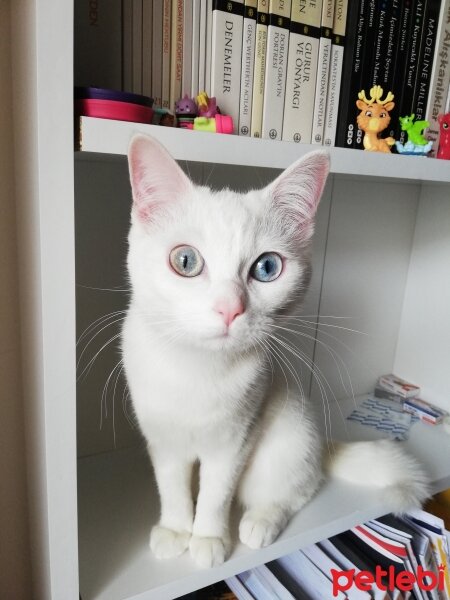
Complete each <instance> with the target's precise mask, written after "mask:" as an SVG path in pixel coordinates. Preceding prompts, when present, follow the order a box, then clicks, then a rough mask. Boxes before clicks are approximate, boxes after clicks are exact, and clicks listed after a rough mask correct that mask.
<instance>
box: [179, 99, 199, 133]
mask: <svg viewBox="0 0 450 600" xmlns="http://www.w3.org/2000/svg"><path fill="white" fill-rule="evenodd" d="M175 114H176V116H177V120H178V127H181V128H183V129H188V124H190V123H193V122H194V119H195V117H196V116H197V114H198V110H197V105H196V103H195V100H194V99H193V98H189V96H188V95H187V94H185V96H184V97H183V98H180V100H178V101H177V102H176V103H175Z"/></svg>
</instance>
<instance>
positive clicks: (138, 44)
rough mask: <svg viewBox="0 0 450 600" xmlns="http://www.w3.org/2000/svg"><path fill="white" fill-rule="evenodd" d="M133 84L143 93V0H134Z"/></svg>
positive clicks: (134, 87) (134, 91) (134, 90)
mask: <svg viewBox="0 0 450 600" xmlns="http://www.w3.org/2000/svg"><path fill="white" fill-rule="evenodd" d="M132 41H133V86H132V90H131V91H132V92H133V93H135V94H142V0H133V40H132Z"/></svg>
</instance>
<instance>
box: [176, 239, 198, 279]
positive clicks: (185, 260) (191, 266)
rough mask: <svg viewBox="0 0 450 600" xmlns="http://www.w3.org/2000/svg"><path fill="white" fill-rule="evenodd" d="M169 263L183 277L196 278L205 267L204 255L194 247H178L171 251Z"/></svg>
mask: <svg viewBox="0 0 450 600" xmlns="http://www.w3.org/2000/svg"><path fill="white" fill-rule="evenodd" d="M169 261H170V265H171V267H172V269H173V270H174V271H175V272H176V273H178V275H182V276H183V277H196V276H197V275H200V273H201V272H202V271H203V267H204V266H205V261H204V260H203V257H202V255H201V254H200V252H199V251H198V250H197V249H196V248H193V247H192V246H177V247H176V248H174V249H173V250H172V251H171V253H170V255H169Z"/></svg>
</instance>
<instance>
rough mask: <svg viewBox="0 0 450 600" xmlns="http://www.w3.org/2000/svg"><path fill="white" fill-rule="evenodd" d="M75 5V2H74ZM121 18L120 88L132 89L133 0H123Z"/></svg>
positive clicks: (128, 90)
mask: <svg viewBox="0 0 450 600" xmlns="http://www.w3.org/2000/svg"><path fill="white" fill-rule="evenodd" d="M75 5H76V4H75ZM122 19H123V24H122V27H123V51H122V89H123V91H124V92H132V91H133V2H132V0H124V2H123V7H122Z"/></svg>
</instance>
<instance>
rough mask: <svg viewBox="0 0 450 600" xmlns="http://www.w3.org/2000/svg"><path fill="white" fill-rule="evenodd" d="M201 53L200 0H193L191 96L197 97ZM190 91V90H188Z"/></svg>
mask: <svg viewBox="0 0 450 600" xmlns="http://www.w3.org/2000/svg"><path fill="white" fill-rule="evenodd" d="M199 54H200V0H192V53H191V55H192V59H191V68H192V73H191V96H192V98H195V97H196V96H197V95H198V93H199V91H201V90H200V86H199V81H198V70H199V62H200V58H199ZM187 93H189V92H187Z"/></svg>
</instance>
